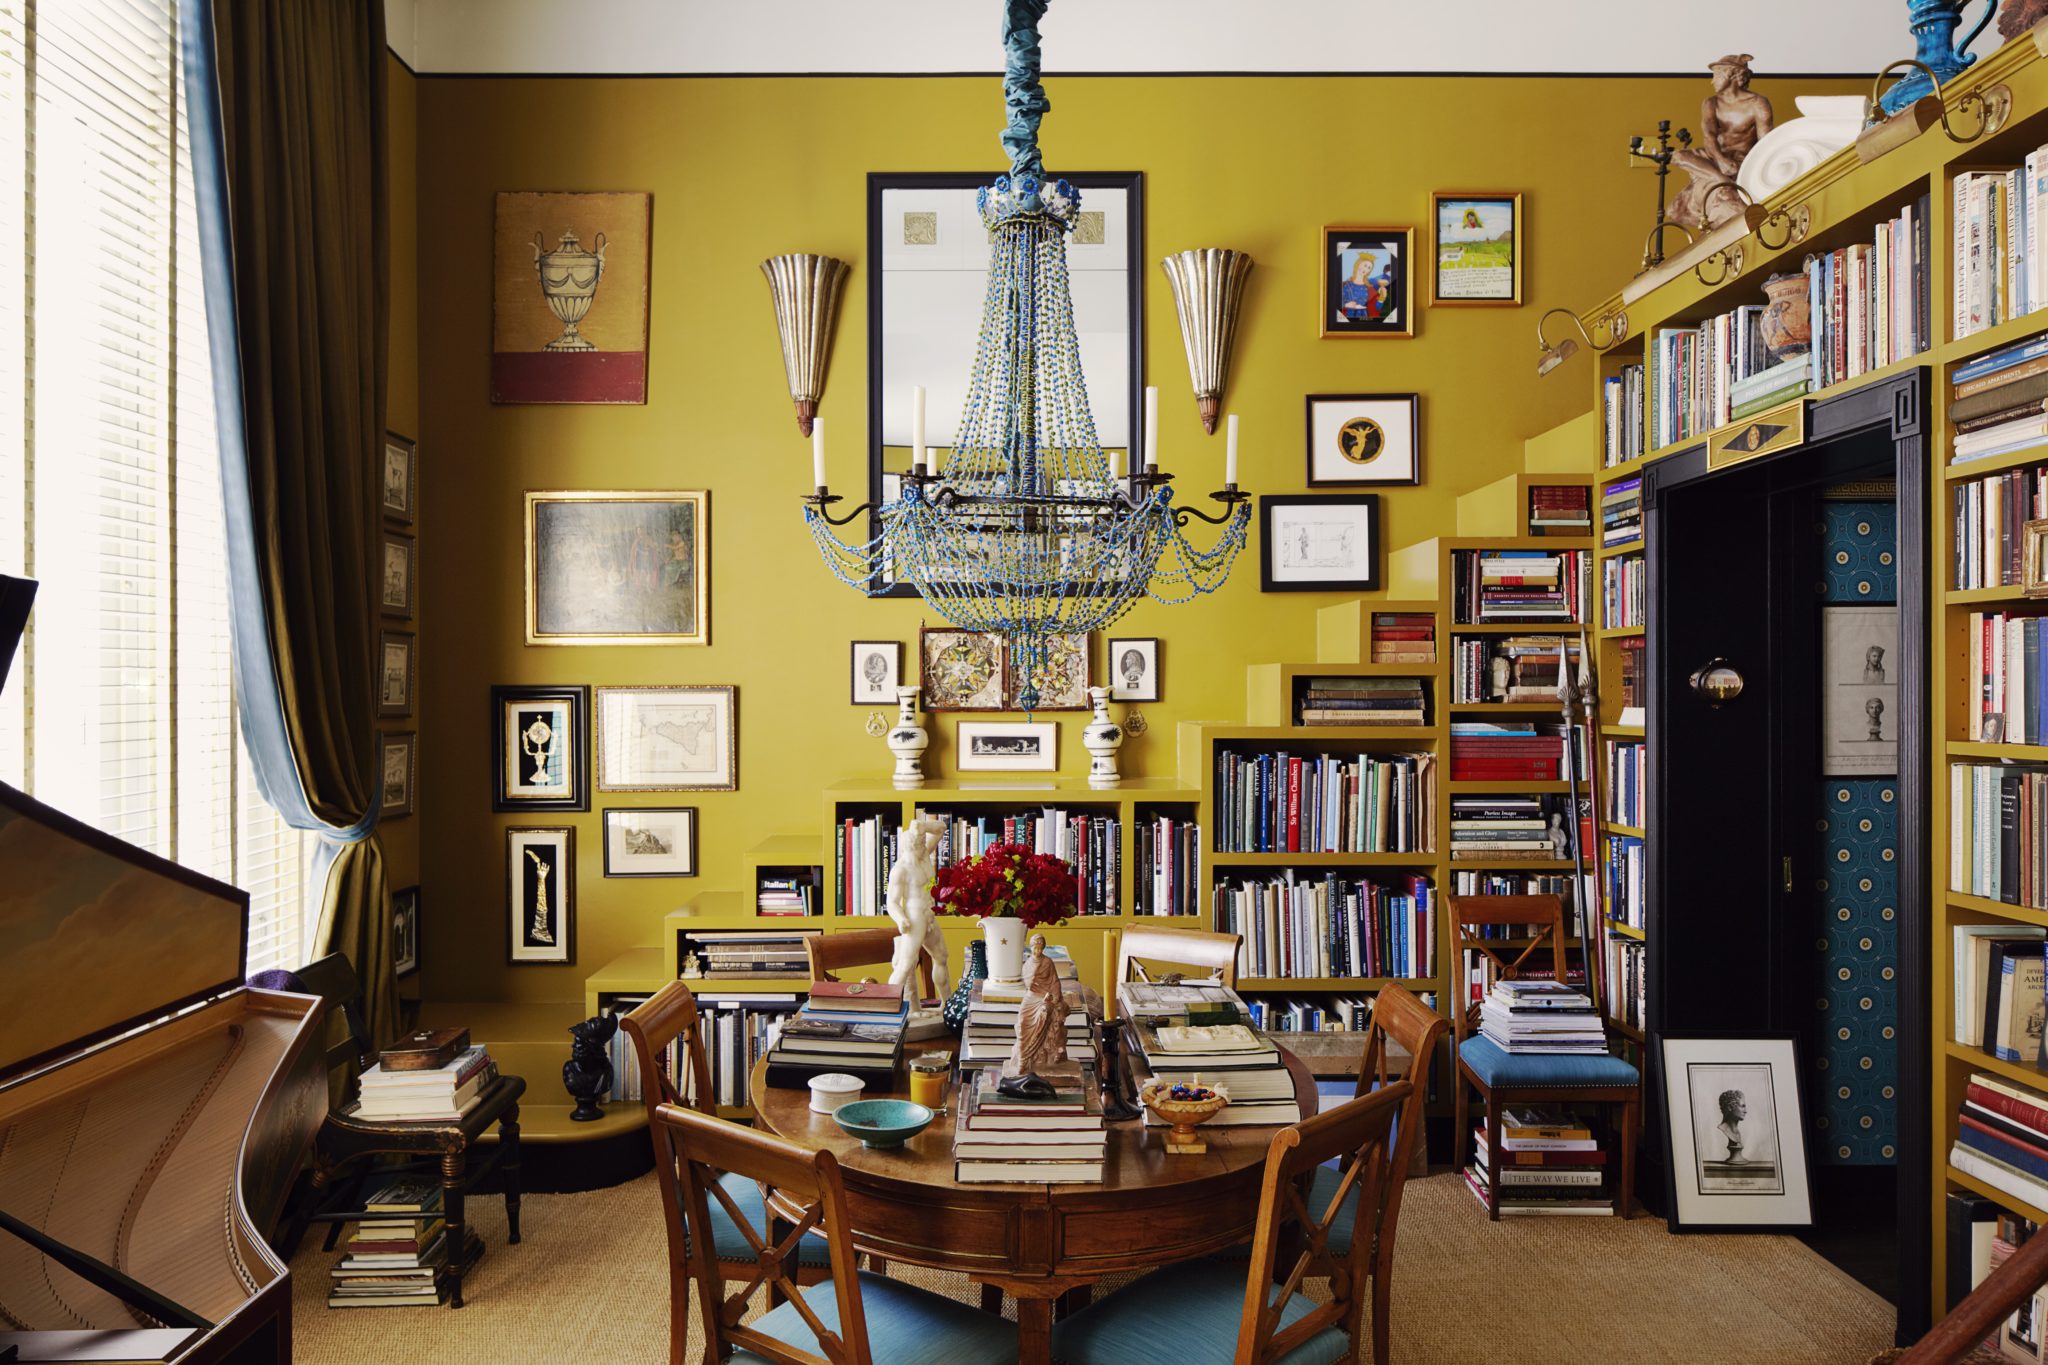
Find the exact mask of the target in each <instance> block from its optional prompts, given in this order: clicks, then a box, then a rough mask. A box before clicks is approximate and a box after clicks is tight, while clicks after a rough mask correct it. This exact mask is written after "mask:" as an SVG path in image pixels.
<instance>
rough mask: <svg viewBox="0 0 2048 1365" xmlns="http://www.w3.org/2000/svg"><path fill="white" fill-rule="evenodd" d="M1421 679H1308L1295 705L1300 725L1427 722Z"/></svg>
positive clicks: (1296, 717)
mask: <svg viewBox="0 0 2048 1365" xmlns="http://www.w3.org/2000/svg"><path fill="white" fill-rule="evenodd" d="M1428 711H1429V694H1428V693H1427V692H1426V691H1425V690H1424V687H1423V681H1422V679H1420V678H1309V679H1307V680H1306V686H1304V687H1303V688H1302V690H1301V693H1300V699H1299V701H1298V703H1297V705H1296V710H1295V721H1296V723H1297V724H1300V725H1427V724H1428V723H1429V717H1428Z"/></svg>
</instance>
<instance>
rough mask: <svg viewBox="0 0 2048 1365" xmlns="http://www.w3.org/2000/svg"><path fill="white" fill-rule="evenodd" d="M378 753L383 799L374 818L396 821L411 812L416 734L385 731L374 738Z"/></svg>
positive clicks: (416, 762)
mask: <svg viewBox="0 0 2048 1365" xmlns="http://www.w3.org/2000/svg"><path fill="white" fill-rule="evenodd" d="M377 745H378V748H379V750H380V751H381V759H380V761H379V763H378V767H379V769H380V770H381V772H382V773H383V777H382V779H381V781H382V784H383V789H384V790H383V797H382V801H381V804H380V805H379V807H378V817H379V818H380V819H384V820H397V819H400V818H401V817H403V816H407V815H411V814H412V811H413V784H414V782H415V781H416V780H417V779H418V776H419V763H420V756H419V749H420V744H419V735H418V734H417V733H415V732H414V731H411V730H408V731H406V732H405V733H403V734H396V733H390V732H387V733H385V734H382V735H379V736H378V737H377Z"/></svg>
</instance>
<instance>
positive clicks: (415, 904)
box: [391, 886, 420, 976]
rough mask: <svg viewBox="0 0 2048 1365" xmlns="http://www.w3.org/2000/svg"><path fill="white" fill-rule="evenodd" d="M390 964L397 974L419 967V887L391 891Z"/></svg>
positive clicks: (407, 972) (405, 974)
mask: <svg viewBox="0 0 2048 1365" xmlns="http://www.w3.org/2000/svg"><path fill="white" fill-rule="evenodd" d="M391 966H392V970H393V974H394V975H397V976H411V975H412V974H413V973H414V972H416V971H418V970H419V969H420V889H419V888H418V887H417V886H408V887H407V888H405V890H403V891H394V892H392V893H391Z"/></svg>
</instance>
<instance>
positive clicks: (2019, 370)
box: [1948, 335, 2048, 464]
mask: <svg viewBox="0 0 2048 1365" xmlns="http://www.w3.org/2000/svg"><path fill="white" fill-rule="evenodd" d="M1949 383H1950V385H1951V386H1952V387H1951V388H1950V391H1949V409H1948V417H1949V421H1951V422H1953V423H1954V424H1955V433H1956V434H1955V439H1954V440H1953V441H1952V442H1950V447H1951V449H1952V451H1953V452H1954V453H1953V454H1952V455H1951V456H1950V457H1949V463H1950V464H1967V463H1969V462H1970V461H1971V460H1984V459H1990V458H1992V457H1994V456H1998V455H2008V454H2011V453H2012V452H2014V451H2018V450H2025V449H2026V448H2027V447H2028V446H2035V445H2040V444H2042V438H2043V437H2044V436H2048V411H2044V405H2048V335H2038V336H2032V337H2028V338H2027V339H2026V340H2025V341H2015V342H2013V343H2012V344H2011V345H2010V346H2001V347H1999V348H1998V349H1997V350H1995V351H1991V352H1988V353H1987V354H1985V355H1980V356H1978V357H1977V358H1976V359H1975V360H1972V361H1970V362H1969V363H1967V364H1965V365H1962V366H1960V367H1958V368H1957V370H1956V372H1955V373H1954V374H1953V375H1951V376H1950V378H1949Z"/></svg>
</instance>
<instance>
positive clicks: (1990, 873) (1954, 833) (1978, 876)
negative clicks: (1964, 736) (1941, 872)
mask: <svg viewBox="0 0 2048 1365" xmlns="http://www.w3.org/2000/svg"><path fill="white" fill-rule="evenodd" d="M1948 802H1949V850H1948V854H1949V863H1948V865H1949V873H1948V876H1949V882H1948V884H1949V889H1950V890H1952V891H1960V892H1963V893H1964V894H1965V895H1971V896H1982V897H1984V898H1985V899H1986V900H1994V901H2003V902H2005V903H2006V904H2007V905H2024V906H2028V907H2030V908H2032V909H2035V910H2048V768H2038V767H2026V766H2022V765H2019V764H2012V763H1952V764H1950V765H1949V793H1948Z"/></svg>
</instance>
